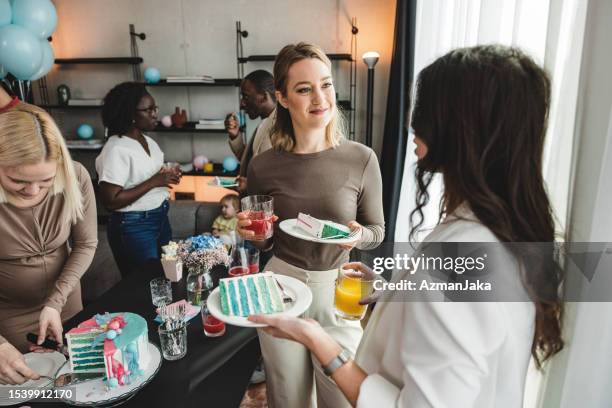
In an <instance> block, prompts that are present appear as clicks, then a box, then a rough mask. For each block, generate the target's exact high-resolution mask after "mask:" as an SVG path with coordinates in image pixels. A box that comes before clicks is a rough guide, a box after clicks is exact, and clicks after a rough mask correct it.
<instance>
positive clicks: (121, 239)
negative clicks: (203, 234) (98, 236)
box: [106, 200, 172, 277]
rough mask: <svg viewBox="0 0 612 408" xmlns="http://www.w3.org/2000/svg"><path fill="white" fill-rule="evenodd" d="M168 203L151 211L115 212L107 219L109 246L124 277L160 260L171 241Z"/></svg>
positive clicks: (165, 202)
mask: <svg viewBox="0 0 612 408" xmlns="http://www.w3.org/2000/svg"><path fill="white" fill-rule="evenodd" d="M168 208H169V204H168V200H166V201H164V202H163V203H162V205H161V206H159V207H157V208H155V209H153V210H149V211H126V212H119V211H115V212H113V213H111V215H110V216H109V218H108V226H107V230H106V232H107V236H108V243H109V244H110V247H111V250H112V251H113V256H114V258H115V262H117V266H119V271H121V275H122V276H124V277H125V276H127V275H129V274H130V273H131V272H132V271H133V270H134V269H136V268H138V267H139V266H140V265H141V264H142V263H144V262H145V261H146V260H148V259H151V258H153V259H159V257H160V253H161V246H162V245H166V244H167V243H168V242H169V241H170V239H171V238H172V231H171V229H170V221H168Z"/></svg>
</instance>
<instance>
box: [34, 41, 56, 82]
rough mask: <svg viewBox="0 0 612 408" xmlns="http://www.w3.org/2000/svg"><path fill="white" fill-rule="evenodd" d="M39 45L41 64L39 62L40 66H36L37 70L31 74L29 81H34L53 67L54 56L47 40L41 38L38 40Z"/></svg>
mask: <svg viewBox="0 0 612 408" xmlns="http://www.w3.org/2000/svg"><path fill="white" fill-rule="evenodd" d="M40 45H41V48H42V51H43V58H42V64H40V68H38V71H37V72H36V73H35V74H34V75H32V77H31V78H30V81H35V80H37V79H40V78H42V77H44V76H45V75H47V73H48V72H49V71H51V67H53V63H54V62H55V57H54V56H53V48H51V44H49V41H47V40H42V41H41V42H40Z"/></svg>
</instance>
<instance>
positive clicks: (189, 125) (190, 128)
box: [152, 122, 244, 135]
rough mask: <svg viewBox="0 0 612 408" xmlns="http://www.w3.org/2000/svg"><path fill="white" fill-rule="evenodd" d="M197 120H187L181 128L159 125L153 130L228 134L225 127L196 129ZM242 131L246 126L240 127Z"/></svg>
mask: <svg viewBox="0 0 612 408" xmlns="http://www.w3.org/2000/svg"><path fill="white" fill-rule="evenodd" d="M196 123H197V122H186V123H185V125H184V126H183V127H181V128H177V127H174V126H172V127H169V128H167V127H164V126H157V127H156V128H155V129H154V130H152V132H160V133H221V134H224V135H227V131H226V130H225V129H196V128H195V125H196ZM240 130H241V131H243V130H244V127H241V128H240Z"/></svg>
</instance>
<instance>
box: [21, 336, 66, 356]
mask: <svg viewBox="0 0 612 408" xmlns="http://www.w3.org/2000/svg"><path fill="white" fill-rule="evenodd" d="M26 339H28V341H29V342H30V343H34V344H36V345H38V336H37V335H36V334H34V333H28V334H26ZM40 346H41V347H44V348H46V349H49V350H56V351H59V352H60V353H62V354H63V355H65V356H66V357H68V347H67V346H66V345H64V344H59V343H58V342H57V341H55V340H51V339H49V338H45V341H43V343H42V344H41V345H40Z"/></svg>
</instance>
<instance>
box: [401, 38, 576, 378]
mask: <svg viewBox="0 0 612 408" xmlns="http://www.w3.org/2000/svg"><path fill="white" fill-rule="evenodd" d="M549 105H550V80H549V78H548V75H547V74H546V72H545V71H544V70H543V69H542V68H540V67H539V66H538V65H537V64H536V63H535V62H534V61H533V60H532V59H531V58H530V57H528V56H527V55H525V54H524V53H523V52H521V51H520V50H518V49H516V48H509V47H504V46H498V45H489V46H477V47H471V48H462V49H457V50H454V51H451V52H449V53H448V54H446V55H444V56H442V57H440V58H438V59H437V60H436V61H434V62H433V63H432V64H431V65H429V66H427V67H426V68H425V69H423V70H422V71H421V73H420V74H419V77H418V80H417V88H416V104H415V106H414V110H413V113H412V123H411V125H412V128H413V130H414V133H415V135H416V136H418V137H419V139H421V140H422V141H423V142H424V143H425V145H426V146H427V148H428V151H427V155H426V156H425V157H423V158H422V159H421V160H419V162H418V166H417V169H416V179H417V196H416V208H415V209H414V210H413V211H412V213H411V215H410V222H411V227H412V231H411V238H414V237H415V236H416V235H415V234H416V232H417V231H418V230H419V228H420V227H421V226H422V224H423V211H422V210H423V207H424V206H425V205H426V204H427V203H428V202H429V195H428V193H427V187H428V186H429V185H430V183H431V180H432V177H433V174H434V173H436V172H439V173H441V174H442V177H443V180H444V194H443V197H442V200H441V203H440V214H439V216H440V219H442V217H443V216H444V215H445V214H449V213H452V212H453V211H454V210H455V209H456V208H457V207H458V206H459V205H460V204H461V203H464V202H466V203H467V204H468V205H469V206H470V209H471V210H472V211H473V212H474V214H475V215H476V217H477V218H478V219H479V220H480V222H482V224H483V225H485V226H486V227H487V228H488V229H489V230H490V231H491V232H492V233H493V234H495V236H496V237H497V238H498V239H499V240H500V241H501V242H504V243H510V242H530V243H535V242H538V243H552V242H554V241H555V224H554V221H553V211H552V208H551V205H550V202H549V200H548V196H547V194H546V189H545V186H544V179H543V176H542V171H541V170H542V154H543V150H544V137H545V134H546V123H547V120H548V111H549ZM506 246H507V247H508V249H509V250H511V251H512V252H513V253H514V254H515V255H516V256H517V258H518V259H519V261H520V263H521V265H522V266H521V278H522V280H523V284H524V286H525V288H526V290H527V291H528V293H529V294H530V296H531V298H532V299H533V301H534V303H535V306H536V321H535V335H534V339H533V344H532V355H533V357H534V358H535V361H536V363H537V365H538V366H540V364H541V363H542V362H543V361H545V360H546V359H548V358H549V357H551V356H552V355H554V354H556V353H557V352H559V351H560V350H561V349H562V348H563V345H564V343H563V339H562V338H561V321H562V316H563V304H562V302H561V299H560V289H561V285H562V283H563V280H564V272H563V270H562V269H561V268H560V266H559V262H558V254H556V253H555V251H554V250H553V249H551V250H550V251H548V250H547V251H546V252H545V253H544V254H542V252H540V253H539V254H538V255H539V259H537V258H538V257H533V256H526V255H525V253H524V252H523V253H522V254H521V253H519V251H516V250H513V249H512V247H513V246H512V245H510V244H508V245H506ZM535 246H536V245H531V246H530V247H535ZM549 247H551V248H553V247H554V246H553V245H549Z"/></svg>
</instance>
